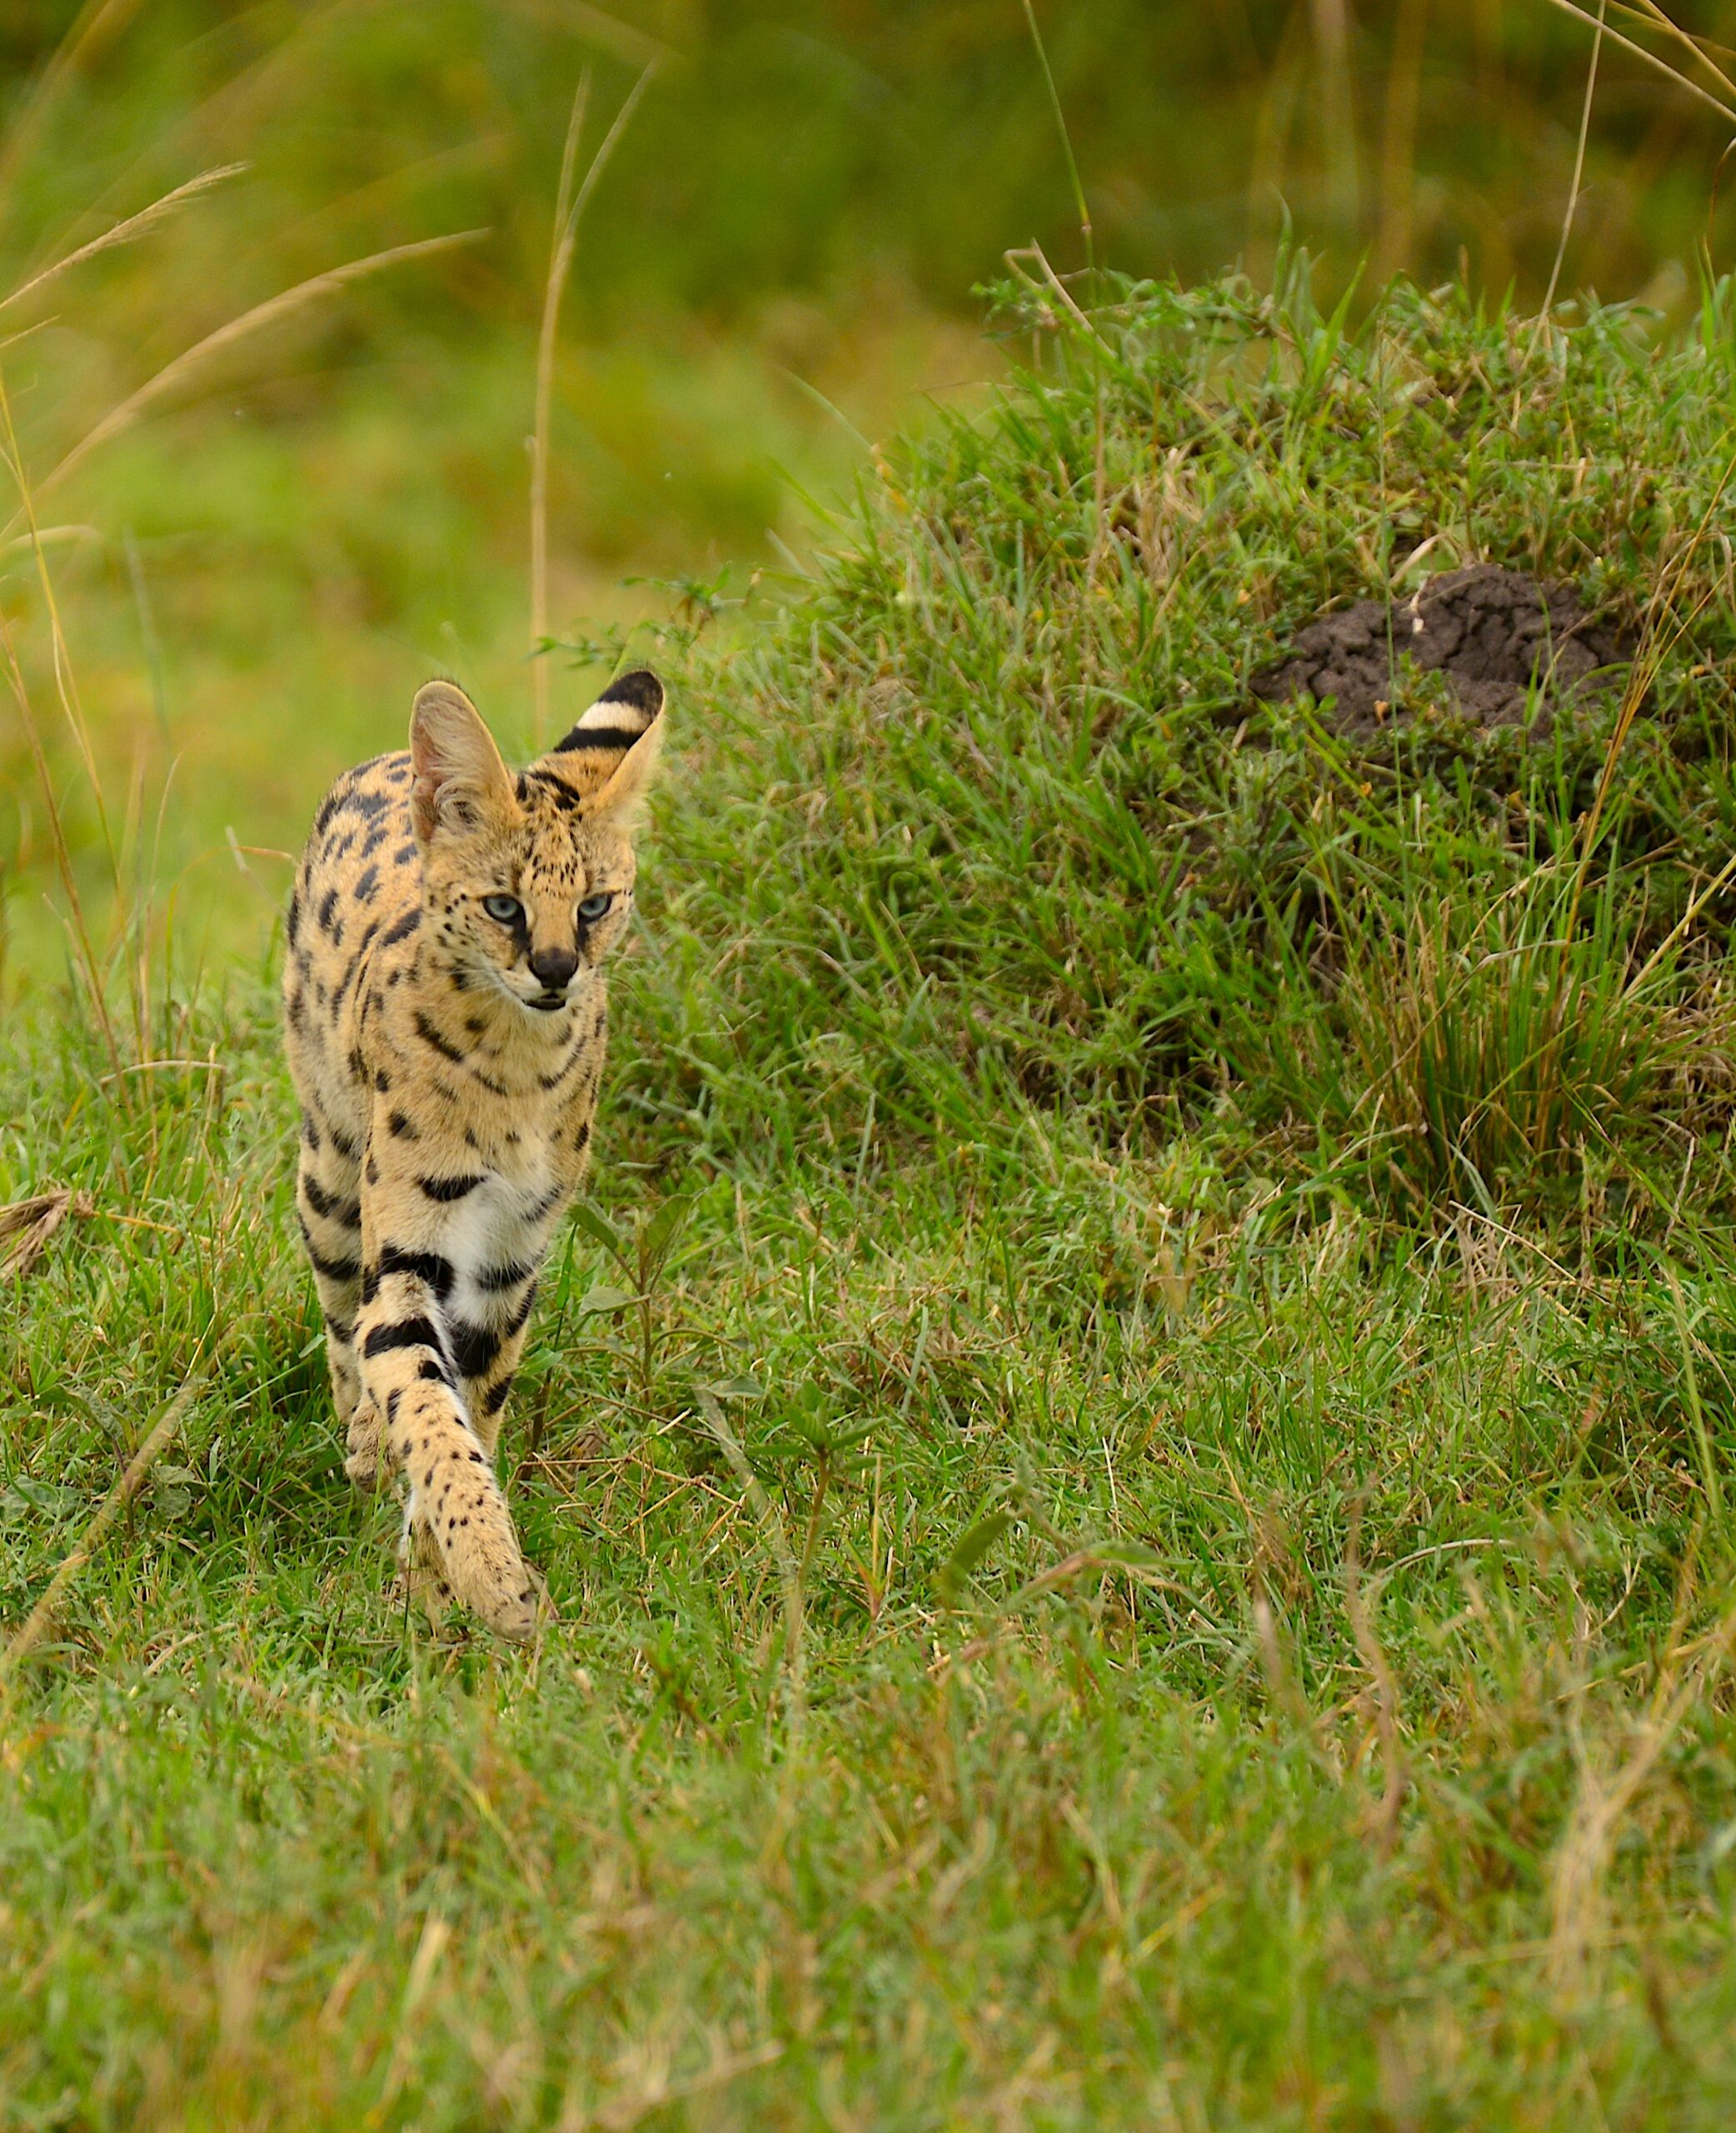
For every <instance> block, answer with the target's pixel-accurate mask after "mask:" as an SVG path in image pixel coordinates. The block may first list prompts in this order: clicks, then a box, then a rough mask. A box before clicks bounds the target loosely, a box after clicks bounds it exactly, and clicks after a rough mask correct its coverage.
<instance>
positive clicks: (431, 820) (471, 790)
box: [410, 682, 512, 844]
mask: <svg viewBox="0 0 1736 2133" xmlns="http://www.w3.org/2000/svg"><path fill="white" fill-rule="evenodd" d="M410 762H411V767H412V770H413V771H414V772H415V773H416V778H415V782H414V783H413V784H412V787H411V788H410V804H411V809H412V813H413V814H414V815H415V817H416V828H417V835H418V836H419V837H421V838H422V842H423V843H424V844H426V843H427V842H428V840H429V839H430V838H431V837H432V836H433V834H434V832H435V831H436V828H438V827H440V825H441V823H445V824H446V826H447V827H450V828H453V829H459V830H474V829H479V828H480V827H481V824H482V820H483V817H484V815H485V813H486V812H490V811H491V810H494V809H497V808H499V807H502V806H504V805H505V804H506V803H507V802H510V801H511V797H512V781H511V778H510V777H508V776H507V774H506V765H505V764H504V763H503V762H501V752H500V750H499V749H498V748H497V747H496V746H495V745H494V736H493V734H491V732H489V730H488V728H487V727H486V726H485V725H484V724H483V723H482V720H481V715H480V713H479V712H477V710H476V706H475V705H474V704H473V703H472V702H471V700H470V698H469V697H467V696H466V694H465V693H464V692H463V690H462V689H461V688H460V687H458V685H457V683H456V682H424V683H423V685H422V687H421V688H419V689H418V690H417V692H416V704H415V707H414V709H413V710H412V712H411V714H410Z"/></svg>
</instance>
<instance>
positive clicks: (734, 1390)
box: [699, 1377, 766, 1400]
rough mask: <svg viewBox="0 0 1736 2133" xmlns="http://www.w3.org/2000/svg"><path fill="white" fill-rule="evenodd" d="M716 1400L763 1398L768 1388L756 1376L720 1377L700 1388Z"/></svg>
mask: <svg viewBox="0 0 1736 2133" xmlns="http://www.w3.org/2000/svg"><path fill="white" fill-rule="evenodd" d="M699 1389H700V1391H701V1392H709V1393H710V1394H711V1397H712V1398H713V1399H714V1400H763V1399H764V1398H765V1397H766V1388H765V1386H763V1385H761V1382H760V1381H759V1380H758V1378H756V1377H719V1378H713V1379H712V1380H711V1381H710V1382H709V1383H708V1384H706V1385H702V1386H701V1387H700V1388H699Z"/></svg>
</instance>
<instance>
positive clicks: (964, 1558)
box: [935, 1511, 1013, 1606]
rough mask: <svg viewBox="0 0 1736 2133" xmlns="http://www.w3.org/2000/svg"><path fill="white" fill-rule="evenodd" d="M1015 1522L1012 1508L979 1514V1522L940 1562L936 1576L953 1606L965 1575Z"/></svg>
mask: <svg viewBox="0 0 1736 2133" xmlns="http://www.w3.org/2000/svg"><path fill="white" fill-rule="evenodd" d="M1012 1522H1013V1516H1012V1513H1011V1512H1010V1511H990V1513H989V1515H988V1516H987V1517H986V1518H979V1519H978V1520H977V1521H976V1523H975V1525H974V1526H971V1527H970V1528H969V1530H968V1531H966V1532H965V1533H963V1534H962V1535H960V1538H959V1542H958V1545H957V1546H956V1547H955V1548H954V1550H953V1551H952V1553H951V1554H950V1556H948V1557H947V1558H946V1561H945V1562H944V1563H943V1564H942V1565H941V1566H940V1575H939V1576H938V1577H936V1578H935V1585H936V1586H937V1587H938V1588H939V1591H940V1597H941V1598H942V1599H943V1600H944V1601H945V1602H946V1604H947V1605H948V1606H955V1604H956V1602H957V1599H958V1595H959V1592H960V1588H961V1587H962V1586H963V1585H964V1583H965V1579H966V1578H968V1577H969V1576H970V1573H971V1572H972V1571H974V1570H975V1568H976V1566H977V1565H978V1564H979V1563H980V1561H982V1559H983V1557H984V1556H985V1555H987V1553H988V1552H989V1551H990V1548H992V1547H993V1546H994V1545H995V1542H996V1541H998V1540H999V1539H1000V1536H1001V1535H1002V1534H1003V1533H1005V1531H1006V1529H1007V1528H1008V1526H1010V1525H1011V1524H1012Z"/></svg>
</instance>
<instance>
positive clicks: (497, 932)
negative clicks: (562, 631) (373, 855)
mask: <svg viewBox="0 0 1736 2133" xmlns="http://www.w3.org/2000/svg"><path fill="white" fill-rule="evenodd" d="M662 712H663V685H662V683H661V682H660V681H658V679H657V677H656V675H655V674H651V673H648V672H646V671H645V670H644V669H643V668H641V669H640V670H639V671H638V672H635V673H631V674H623V675H622V676H621V678H620V679H619V681H616V682H611V683H610V684H609V686H608V687H607V688H606V689H605V690H604V692H603V693H602V694H601V697H598V699H597V700H596V702H595V703H594V704H592V706H591V708H590V710H589V711H587V712H586V713H585V716H584V717H582V718H581V720H580V721H579V722H578V724H577V725H576V726H575V727H573V729H572V731H571V732H570V733H569V734H568V735H567V736H566V739H565V740H563V741H561V742H558V743H557V744H556V746H555V747H553V748H551V750H550V751H549V752H548V753H547V754H546V756H541V757H538V759H537V760H536V762H534V763H532V764H531V766H530V767H529V768H528V769H527V770H522V771H520V772H518V773H517V774H516V776H515V775H514V773H513V772H511V771H509V770H508V769H507V768H506V765H505V763H503V762H501V754H500V751H499V749H498V748H496V746H495V744H494V738H493V736H492V735H491V733H490V732H489V731H488V728H487V727H486V726H485V725H484V724H483V723H482V721H481V718H480V717H478V715H477V712H476V707H475V706H474V705H473V704H472V703H471V701H470V699H469V697H466V695H465V693H464V692H463V691H462V690H461V689H460V688H458V687H456V685H455V684H454V683H452V682H429V683H428V684H427V687H424V688H423V689H422V690H421V691H420V692H418V694H417V699H416V708H415V710H414V712H413V713H412V717H411V721H410V755H411V761H412V766H413V768H414V771H415V782H414V784H413V786H412V788H411V794H412V809H413V812H414V814H415V817H416V833H417V840H418V842H420V844H421V846H422V881H423V924H424V928H425V931H424V936H423V937H424V938H425V939H426V940H428V941H430V942H432V943H433V944H434V945H435V947H436V953H437V954H438V956H439V957H440V959H441V962H443V963H445V964H446V966H447V967H449V968H451V969H452V970H453V971H455V972H462V973H463V978H462V980H461V982H466V983H469V984H471V985H474V986H476V987H477V988H478V989H486V988H488V987H498V988H499V989H500V990H501V992H505V993H506V995H507V996H508V997H510V998H511V999H513V1000H515V1001H516V1002H518V1004H519V1005H520V1006H521V1007H523V1008H524V1009H526V1012H531V1013H535V1012H544V1013H551V1012H554V1010H556V1008H559V1007H565V1006H566V1004H567V1002H568V1001H569V1000H571V998H573V997H576V994H577V993H578V992H581V990H582V989H583V988H584V987H585V986H586V983H587V982H588V981H589V979H590V978H591V975H592V974H593V973H594V972H596V969H597V967H599V965H600V964H601V962H602V960H603V958H604V957H605V956H606V955H607V954H608V952H609V951H610V949H611V947H614V945H615V943H616V942H617V941H618V940H619V939H620V938H621V934H622V932H623V931H624V929H625V927H626V922H627V913H628V911H629V910H630V908H631V905H632V901H633V873H634V857H633V833H634V831H635V828H636V825H637V822H638V818H639V815H640V812H641V808H642V807H643V804H644V801H645V796H646V792H647V791H648V790H649V788H650V785H651V776H652V772H653V771H654V770H655V768H656V759H657V749H658V746H659V744H660V742H661V738H662V732H663V724H662Z"/></svg>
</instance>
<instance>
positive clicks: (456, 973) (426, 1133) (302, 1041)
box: [283, 672, 663, 1637]
mask: <svg viewBox="0 0 1736 2133" xmlns="http://www.w3.org/2000/svg"><path fill="white" fill-rule="evenodd" d="M662 709H663V690H662V686H661V683H660V682H658V681H657V680H656V677H655V676H653V675H651V674H649V673H646V672H636V673H631V674H626V675H624V676H623V677H621V679H620V680H619V681H617V682H614V683H613V684H611V687H609V688H607V689H606V690H605V692H603V694H602V696H601V697H600V698H599V699H598V701H597V702H596V703H595V704H593V705H592V706H591V709H590V710H589V711H587V712H586V714H585V716H584V717H582V718H581V720H580V721H579V722H578V724H577V725H576V727H574V728H573V729H572V731H571V732H570V733H569V734H568V735H567V736H566V738H565V740H563V741H562V742H561V743H560V745H559V746H558V747H556V748H554V749H552V750H551V752H549V753H548V754H547V755H546V756H544V757H541V759H540V760H539V761H537V762H534V763H532V764H531V766H530V767H529V768H528V769H526V770H524V771H521V772H519V773H518V774H517V775H516V777H515V776H514V775H513V774H512V773H511V772H509V771H508V770H507V769H506V766H505V764H504V763H503V762H501V757H500V752H499V751H498V750H497V749H496V747H495V744H494V742H493V740H492V739H491V737H490V735H489V732H488V729H487V728H486V727H485V726H484V725H483V723H482V722H481V718H480V717H478V716H477V714H476V710H475V708H474V707H473V706H472V705H471V702H470V701H469V699H468V698H467V697H466V696H465V695H464V694H463V692H462V691H461V690H460V689H458V688H456V687H454V686H453V685H452V684H451V682H429V683H428V684H427V687H425V688H424V689H422V691H421V692H420V693H419V694H418V696H417V699H416V706H415V709H414V712H413V713H412V718H411V724H410V747H409V748H408V750H407V752H403V753H401V754H396V755H388V756H380V757H376V759H375V760H374V761H373V762H368V763H364V764H362V766H361V767H360V768H359V769H357V770H352V771H350V772H346V774H345V775H344V776H343V777H341V778H339V780H338V781H337V784H336V785H334V786H333V787H332V790H331V792H329V793H328V794H327V797H326V799H325V801H324V802H323V803H322V806H321V807H320V810H319V812H318V814H317V816H316V817H315V818H314V824H313V832H312V836H311V837H309V839H308V842H307V850H306V852H304V853H303V855H302V863H301V867H300V870H299V872H297V877H296V885H295V892H294V894H293V896H292V898H291V900H290V907H289V921H288V952H287V956H286V957H285V961H284V970H283V1012H284V1027H285V1042H286V1045H287V1050H288V1053H289V1064H290V1071H291V1073H292V1076H293V1077H294V1081H295V1085H296V1090H297V1094H298V1095H299V1096H300V1097H301V1101H302V1138H301V1147H300V1151H299V1156H298V1163H297V1181H296V1201H297V1211H298V1213H299V1216H300V1219H301V1226H302V1237H303V1240H304V1241H305V1243H306V1245H307V1257H308V1260H309V1261H310V1263H311V1265H312V1268H313V1277H314V1281H315V1283H316V1285H317V1288H318V1291H319V1297H320V1303H321V1306H322V1309H323V1311H324V1313H325V1321H326V1348H327V1360H328V1362H329V1364H330V1367H331V1374H332V1397H333V1399H334V1401H335V1402H336V1404H337V1414H338V1419H339V1421H341V1422H342V1425H343V1426H344V1428H345V1430H346V1431H347V1454H348V1456H347V1460H346V1466H347V1471H348V1472H349V1473H350V1475H351V1476H352V1477H353V1478H354V1479H355V1480H356V1481H357V1482H359V1483H361V1484H362V1486H367V1487H372V1486H376V1485H377V1481H379V1479H380V1478H381V1476H382V1473H385V1472H388V1471H389V1472H392V1473H396V1474H397V1475H398V1476H401V1477H402V1483H403V1486H404V1496H405V1526H404V1560H405V1565H406V1569H407V1572H408V1573H409V1575H410V1576H411V1577H412V1581H415V1582H416V1583H417V1584H418V1585H419V1586H421V1587H422V1590H423V1593H424V1596H425V1597H427V1598H428V1599H430V1601H436V1600H437V1599H438V1598H440V1597H441V1596H444V1594H445V1593H446V1592H447V1591H451V1593H455V1594H456V1596H457V1597H458V1598H459V1599H460V1600H461V1601H464V1602H465V1603H466V1605H467V1606H470V1607H471V1608H473V1609H474V1610H475V1611H476V1613H477V1614H478V1615H480V1616H481V1618H482V1620H483V1621H485V1622H486V1623H487V1624H488V1626H489V1627H490V1628H491V1629H493V1630H495V1631H497V1632H498V1633H499V1634H501V1636H511V1637H521V1636H528V1635H529V1634H530V1632H531V1630H532V1629H533V1628H534V1626H535V1623H536V1593H535V1590H534V1585H533V1581H532V1579H531V1575H530V1573H529V1572H528V1571H527V1570H526V1566H525V1561H524V1558H523V1556H522V1555H521V1552H520V1550H519V1545H518V1538H517V1536H516V1533H515V1532H514V1531H513V1526H512V1521H511V1516H510V1515H509V1513H508V1511H507V1509H506V1501H505V1498H504V1497H503V1496H502V1495H501V1488H500V1485H499V1482H498V1481H497V1479H496V1475H495V1471H494V1449H495V1445H496V1441H497V1440H498V1438H499V1436H500V1431H501V1414H502V1410H503V1408H504V1406H505V1405H506V1395H507V1391H508V1390H509V1388H510V1386H511V1382H512V1376H513V1372H514V1371H516V1368H517V1367H518V1360H519V1356H520V1355H521V1351H522V1350H523V1347H524V1343H525V1336H526V1327H527V1326H528V1323H529V1320H530V1315H531V1304H532V1302H533V1301H534V1299H535V1296H536V1276H537V1271H538V1269H539V1268H540V1267H541V1264H542V1261H543V1259H544V1257H545V1256H546V1253H547V1251H548V1246H549V1241H550V1238H551V1236H552V1234H553V1232H554V1229H555V1226H556V1223H557V1222H558V1221H559V1220H560V1218H561V1212H562V1211H563V1209H564V1208H565V1207H566V1205H567V1203H568V1202H569V1201H571V1197H572V1195H573V1192H574V1191H575V1189H576V1186H577V1185H578V1183H579V1180H580V1178H581V1176H582V1174H583V1171H584V1168H585V1163H586V1156H587V1154H588V1152H589V1149H590V1145H591V1121H592V1118H593V1116H594V1114H595V1112H596V1093H597V1085H598V1082H599V1081H600V1079H601V1074H602V1068H603V1051H604V1046H605V1043H606V1035H607V1027H608V1002H607V996H606V985H605V979H604V969H603V966H604V962H605V959H606V957H607V955H608V953H609V952H610V950H611V948H612V947H614V946H615V945H616V942H618V941H619V940H620V938H621V934H622V932H624V930H625V928H626V923H627V915H628V912H629V910H630V909H631V904H632V900H633V876H634V850H633V832H634V828H635V825H636V819H637V816H638V812H639V808H640V806H641V802H642V800H643V798H644V795H645V792H646V788H647V787H648V785H649V783H650V781H651V774H652V772H653V770H654V768H655V765H656V751H657V747H658V743H659V742H660V739H661V732H662V718H661V714H662ZM604 898H606V900H607V901H606V903H604V902H601V900H602V899H604ZM503 900H506V901H503ZM508 901H510V903H511V907H512V910H511V913H508V912H507V909H506V903H507V902H508ZM491 903H492V906H493V912H492V915H491V911H490V909H489V906H490V904H491Z"/></svg>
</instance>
